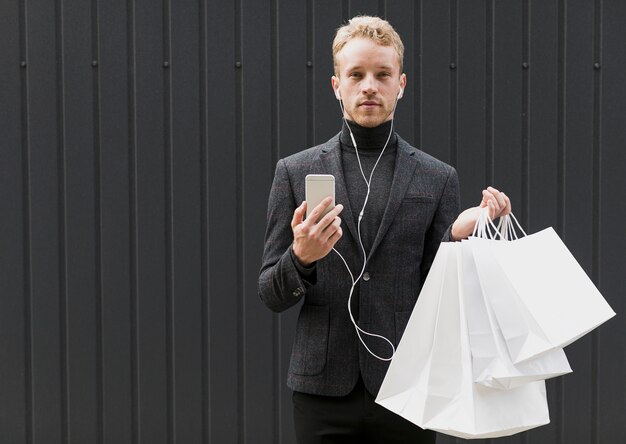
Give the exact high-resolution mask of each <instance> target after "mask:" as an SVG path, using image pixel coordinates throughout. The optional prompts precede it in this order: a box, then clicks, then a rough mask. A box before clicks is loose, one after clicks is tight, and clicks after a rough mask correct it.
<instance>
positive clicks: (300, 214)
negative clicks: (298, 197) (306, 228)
mask: <svg viewBox="0 0 626 444" xmlns="http://www.w3.org/2000/svg"><path fill="white" fill-rule="evenodd" d="M304 213H306V201H304V202H302V203H301V204H300V206H299V207H298V208H296V211H294V212H293V217H292V218H291V228H296V227H297V226H298V225H300V224H301V223H302V221H303V220H304Z"/></svg>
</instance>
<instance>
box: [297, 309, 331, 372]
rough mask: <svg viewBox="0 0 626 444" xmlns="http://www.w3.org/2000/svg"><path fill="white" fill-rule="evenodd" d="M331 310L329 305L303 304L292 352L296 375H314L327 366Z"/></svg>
mask: <svg viewBox="0 0 626 444" xmlns="http://www.w3.org/2000/svg"><path fill="white" fill-rule="evenodd" d="M329 324H330V312H329V309H328V306H326V305H323V306H320V305H307V304H305V305H303V306H302V309H301V310H300V315H299V317H298V323H297V326H296V339H295V342H294V344H293V350H292V352H291V363H290V371H291V372H292V373H294V374H296V375H302V376H314V375H318V374H320V373H321V372H322V371H323V370H324V367H326V355H327V352H328V331H329V327H330V326H329Z"/></svg>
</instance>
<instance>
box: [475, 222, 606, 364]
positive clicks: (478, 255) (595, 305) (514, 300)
mask: <svg viewBox="0 0 626 444" xmlns="http://www.w3.org/2000/svg"><path fill="white" fill-rule="evenodd" d="M468 242H473V243H474V244H475V245H473V246H472V251H473V253H474V258H475V260H476V265H477V269H478V274H479V276H480V282H481V285H482V286H483V289H484V290H485V292H486V294H487V296H488V298H489V301H490V302H491V306H492V307H493V310H494V313H495V316H496V318H497V320H498V324H499V325H500V328H501V330H502V333H503V335H504V338H505V341H506V344H507V348H508V350H509V353H510V355H511V358H512V359H513V362H514V363H520V362H523V361H526V360H529V359H531V358H534V357H536V356H540V355H541V354H543V353H545V352H547V351H549V350H553V349H555V348H563V347H565V346H566V345H568V344H570V343H572V342H573V341H575V340H576V339H578V338H580V337H581V336H583V335H584V334H586V333H588V332H589V331H591V330H593V329H594V328H596V327H597V326H599V325H600V324H602V323H603V322H605V321H607V320H608V319H610V318H611V317H613V316H614V315H615V312H614V311H613V310H612V309H611V307H610V306H609V305H608V304H607V302H606V301H605V300H604V298H603V297H602V295H601V294H600V292H599V291H598V289H597V288H596V287H595V285H594V284H593V282H592V281H591V280H590V279H589V277H588V276H587V275H586V273H585V272H584V270H583V269H582V268H581V267H580V265H579V264H578V262H576V260H575V259H574V257H573V256H572V254H571V253H570V252H569V250H568V249H567V247H566V246H565V245H564V244H563V242H562V241H561V239H560V238H559V237H558V235H557V234H556V232H555V231H554V230H553V229H552V228H547V229H545V230H542V231H540V232H538V233H535V234H531V235H529V236H526V237H522V238H520V239H518V240H513V241H509V242H505V241H495V240H487V239H477V238H470V239H469V240H468ZM505 295H506V296H505ZM511 295H513V296H511Z"/></svg>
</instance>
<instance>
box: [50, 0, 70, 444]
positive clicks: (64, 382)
mask: <svg viewBox="0 0 626 444" xmlns="http://www.w3.org/2000/svg"><path fill="white" fill-rule="evenodd" d="M54 8H55V11H54V13H55V43H56V114H57V115H56V127H57V140H56V142H57V175H58V184H57V193H58V198H59V200H58V203H57V205H58V206H57V221H58V224H59V226H58V241H59V242H58V248H59V251H58V260H59V329H60V331H59V339H60V363H59V364H60V369H61V371H60V375H61V381H60V382H61V406H60V407H61V439H62V441H63V442H69V441H70V425H69V421H70V411H69V409H70V405H69V384H68V380H69V367H70V365H69V360H68V359H69V350H68V347H69V345H68V331H67V329H68V322H67V317H68V314H67V309H68V295H67V291H68V290H67V288H68V285H67V280H68V276H67V273H68V270H67V226H66V224H67V214H66V212H67V204H66V200H67V183H66V177H65V175H66V165H65V156H66V153H65V85H64V81H65V78H64V77H65V72H64V68H65V67H64V63H65V53H64V47H63V42H64V36H63V26H64V25H63V0H56V2H55V5H54Z"/></svg>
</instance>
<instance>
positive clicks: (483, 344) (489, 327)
mask: <svg viewBox="0 0 626 444" xmlns="http://www.w3.org/2000/svg"><path fill="white" fill-rule="evenodd" d="M472 245H474V244H473V243H471V242H466V241H463V242H462V243H461V267H460V274H459V276H460V281H461V285H460V288H461V293H462V297H463V298H464V303H465V304H464V306H465V308H466V319H467V326H468V335H469V341H470V348H471V351H472V368H473V375H474V382H477V383H479V384H482V385H485V386H487V387H493V388H500V389H510V388H514V387H519V386H520V385H523V384H526V383H528V382H532V381H539V380H542V379H544V380H545V379H548V378H554V377H556V376H561V375H564V374H566V373H570V372H571V371H572V369H571V367H570V365H569V362H568V361H567V357H566V356H565V352H564V351H563V349H555V350H551V351H549V352H547V353H545V354H544V355H541V356H538V357H535V358H533V359H530V360H528V361H525V362H522V363H520V364H517V365H515V364H513V361H512V360H511V357H510V355H509V352H508V349H507V347H506V343H505V341H504V336H503V334H502V330H501V329H500V326H499V324H498V322H497V320H496V318H495V316H494V313H493V309H492V308H491V304H490V303H489V300H488V299H487V297H486V295H485V293H484V292H483V289H482V286H481V284H480V280H479V277H478V272H477V270H476V264H475V261H474V256H473V254H472V251H471V247H472Z"/></svg>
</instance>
